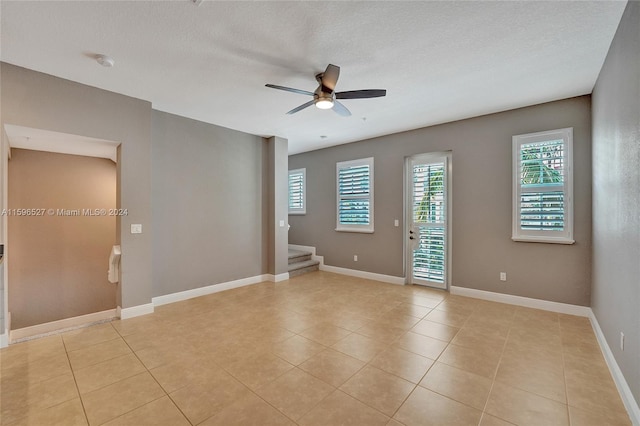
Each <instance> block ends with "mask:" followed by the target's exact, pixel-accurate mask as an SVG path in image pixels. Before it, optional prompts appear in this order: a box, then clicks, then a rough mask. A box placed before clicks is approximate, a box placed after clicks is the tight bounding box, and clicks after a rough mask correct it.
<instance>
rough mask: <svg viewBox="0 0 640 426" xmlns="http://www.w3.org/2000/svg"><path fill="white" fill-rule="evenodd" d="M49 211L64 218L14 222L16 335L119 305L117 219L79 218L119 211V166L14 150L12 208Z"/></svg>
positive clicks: (13, 318)
mask: <svg viewBox="0 0 640 426" xmlns="http://www.w3.org/2000/svg"><path fill="white" fill-rule="evenodd" d="M43 206H46V207H47V208H48V209H54V210H55V211H56V212H58V213H54V214H49V213H46V212H43V214H42V215H34V216H30V215H11V216H9V217H8V220H9V227H8V229H9V238H10V240H11V261H10V262H9V263H8V267H9V274H10V276H11V283H12V285H11V292H10V293H9V306H11V327H12V329H19V328H24V327H29V326H33V325H38V324H43V323H47V322H52V321H57V320H62V319H65V318H72V317H76V316H81V315H86V314H91V313H95V312H101V311H106V310H109V309H114V308H115V307H116V286H115V285H114V284H112V283H110V282H109V281H108V280H107V274H106V267H107V266H106V265H107V264H108V260H109V253H110V252H111V247H112V246H113V245H114V244H115V239H116V218H115V216H109V215H96V216H90V215H85V214H76V213H75V211H76V210H77V211H78V212H80V211H82V210H84V209H91V210H95V209H105V210H107V211H108V210H109V209H111V210H113V209H115V207H116V166H115V164H114V163H113V161H111V160H108V159H105V158H94V157H84V156H79V155H68V154H58V153H52V152H43V151H32V150H26V149H15V148H14V149H12V151H11V161H9V204H8V206H7V208H8V209H9V211H12V210H14V209H15V210H18V209H40V208H43ZM61 210H65V211H69V214H68V215H65V214H63V213H59V211H61Z"/></svg>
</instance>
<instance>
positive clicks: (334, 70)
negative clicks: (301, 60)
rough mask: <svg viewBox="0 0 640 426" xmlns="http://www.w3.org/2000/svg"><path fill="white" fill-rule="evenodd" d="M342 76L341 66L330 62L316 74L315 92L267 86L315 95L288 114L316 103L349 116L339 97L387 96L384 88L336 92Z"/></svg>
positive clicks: (320, 106)
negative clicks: (323, 69)
mask: <svg viewBox="0 0 640 426" xmlns="http://www.w3.org/2000/svg"><path fill="white" fill-rule="evenodd" d="M339 76H340V67H339V66H337V65H333V64H329V65H328V66H327V69H326V70H325V71H324V72H321V73H320V74H316V80H317V81H318V84H319V86H318V88H317V89H316V91H315V92H309V91H307V90H300V89H293V88H291V87H284V86H277V85H275V84H266V85H265V86H267V87H270V88H272V89H278V90H284V91H287V92H293V93H299V94H301V95H308V96H313V100H311V101H309V102H307V103H304V104H302V105H300V106H299V107H296V108H294V109H292V110H291V111H289V112H287V114H295V113H296V112H298V111H302V110H303V109H305V108H307V107H310V106H311V105H315V106H316V107H318V108H320V109H333V110H334V111H335V112H337V113H338V114H339V115H341V116H343V117H348V116H350V115H351V112H350V111H349V110H348V109H347V107H345V106H344V105H342V104H341V103H340V102H338V99H366V98H379V97H381V96H386V94H387V91H386V90H384V89H366V90H350V91H346V92H336V91H335V90H336V83H337V82H338V77H339Z"/></svg>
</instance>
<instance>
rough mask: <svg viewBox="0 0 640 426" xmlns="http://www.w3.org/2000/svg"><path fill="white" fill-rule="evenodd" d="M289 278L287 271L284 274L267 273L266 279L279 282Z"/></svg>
mask: <svg viewBox="0 0 640 426" xmlns="http://www.w3.org/2000/svg"><path fill="white" fill-rule="evenodd" d="M288 279H289V273H288V272H285V273H284V274H278V275H273V274H267V279H266V280H265V281H271V282H272V283H279V282H280V281H286V280H288Z"/></svg>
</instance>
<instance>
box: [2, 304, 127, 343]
mask: <svg viewBox="0 0 640 426" xmlns="http://www.w3.org/2000/svg"><path fill="white" fill-rule="evenodd" d="M116 316H117V315H116V310H115V309H109V310H106V311H102V312H94V313H91V314H86V315H80V316H77V317H72V318H65V319H61V320H58V321H51V322H46V323H44V324H37V325H32V326H30V327H24V328H19V329H17V330H11V331H10V333H9V335H10V342H11V343H13V342H17V341H19V340H23V339H27V338H30V337H31V338H35V337H38V336H44V335H47V334H50V333H53V332H60V331H63V330H69V329H74V328H79V327H85V326H88V325H92V324H96V323H99V322H103V321H105V320H110V319H114V318H116Z"/></svg>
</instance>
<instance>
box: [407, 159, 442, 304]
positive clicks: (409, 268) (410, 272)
mask: <svg viewBox="0 0 640 426" xmlns="http://www.w3.org/2000/svg"><path fill="white" fill-rule="evenodd" d="M443 157H444V159H445V171H446V173H445V177H444V178H445V198H446V209H447V219H446V220H447V222H446V224H445V225H446V226H445V238H446V243H445V245H446V248H445V264H446V265H445V268H446V279H445V283H444V284H445V287H444V290H446V291H449V290H450V288H451V264H452V263H453V262H452V259H451V253H452V252H453V250H452V246H453V242H452V240H451V235H452V232H451V223H452V222H451V219H452V217H453V215H452V205H453V203H452V201H451V200H452V198H453V197H452V195H453V185H452V183H453V180H452V176H453V173H452V171H453V166H452V164H453V161H452V158H453V151H436V152H426V153H422V154H414V155H410V156H407V157H405V158H404V179H403V182H404V190H403V191H402V192H403V203H402V204H403V213H404V227H403V228H404V229H403V231H404V237H403V259H404V276H405V284H413V283H412V281H413V265H412V263H413V256H412V255H411V250H410V249H409V241H410V240H409V230H410V229H409V228H410V226H411V223H412V220H413V219H412V217H411V215H412V213H413V212H412V206H411V204H410V203H411V195H412V194H411V191H412V189H411V188H412V182H411V177H412V169H411V161H412V160H416V159H422V158H424V159H429V158H443ZM430 288H431V287H430ZM433 288H439V287H433Z"/></svg>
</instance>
